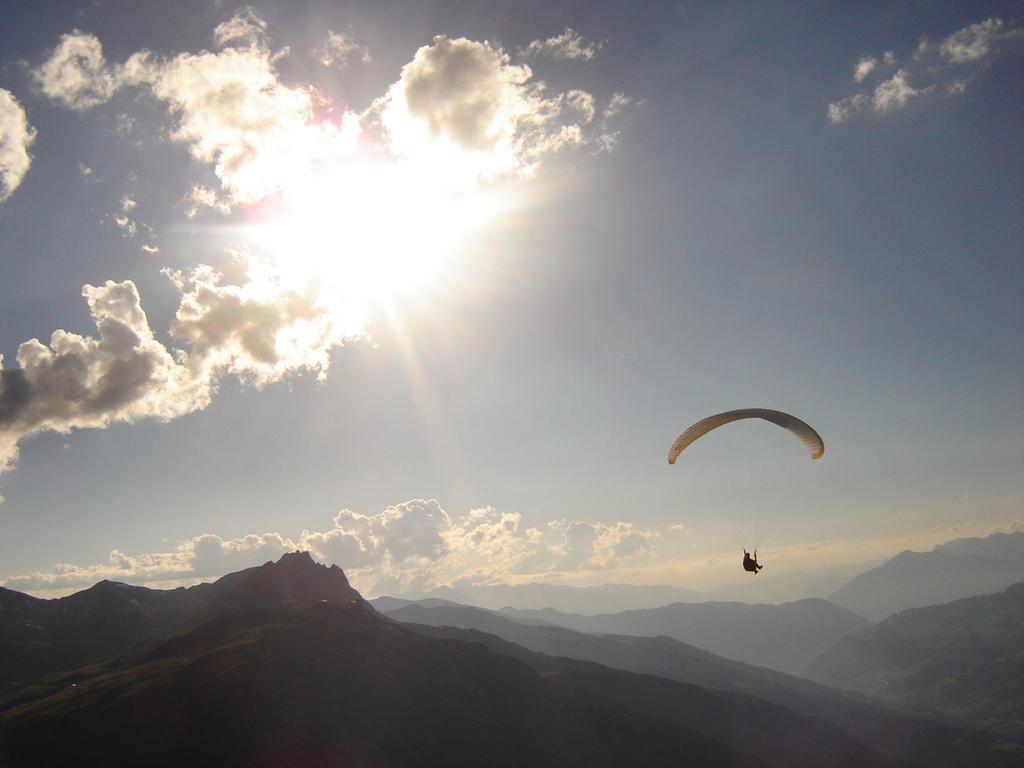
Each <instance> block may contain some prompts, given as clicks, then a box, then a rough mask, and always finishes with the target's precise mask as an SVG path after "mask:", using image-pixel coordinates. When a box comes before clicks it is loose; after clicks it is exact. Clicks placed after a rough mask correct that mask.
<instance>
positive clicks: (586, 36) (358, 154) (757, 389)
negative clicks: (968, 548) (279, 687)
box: [0, 0, 1024, 595]
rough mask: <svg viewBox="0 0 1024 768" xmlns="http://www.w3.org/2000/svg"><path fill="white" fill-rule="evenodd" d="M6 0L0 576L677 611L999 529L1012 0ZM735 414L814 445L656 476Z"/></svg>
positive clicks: (1020, 264) (78, 584)
mask: <svg viewBox="0 0 1024 768" xmlns="http://www.w3.org/2000/svg"><path fill="white" fill-rule="evenodd" d="M7 16H8V19H9V20H8V22H7V23H5V24H4V25H3V28H2V29H0V243H2V245H0V354H2V359H0V364H2V368H3V374H2V378H0V496H2V498H3V501H2V503H0V585H4V586H7V587H8V588H12V589H18V590H21V591H25V592H30V593H33V594H39V595H56V594H64V593H67V592H69V591H74V590H76V589H81V588H83V587H86V586H89V585H91V584H92V583H94V582H95V581H98V580H99V579H102V578H110V579H114V580H118V581H125V582H129V583H136V584H146V585H151V586H167V585H172V584H178V583H191V582H194V581H196V580H203V579H207V580H208V579H210V578H214V577H216V576H219V575H222V574H223V573H226V572H229V571H232V570H237V569H239V568H241V567H247V566H250V565H255V564H260V563H262V562H265V561H266V560H269V559H275V558H276V557H277V556H279V555H280V554H281V553H283V552H286V551H290V550H294V549H297V548H301V549H307V550H309V551H310V552H312V553H313V555H314V556H315V557H316V558H317V559H319V560H321V561H323V562H334V563H337V564H338V565H340V566H342V567H343V568H344V569H345V571H346V573H347V574H348V575H349V577H350V579H351V580H352V581H353V583H354V584H355V586H357V587H358V588H360V589H362V590H364V591H365V592H367V593H368V594H371V595H372V594H379V593H384V592H391V593H396V592H403V591H404V592H415V591H426V590H429V589H431V588H434V587H438V586H441V585H450V584H458V583H479V584H486V583H496V582H506V583H522V582H529V581H545V582H553V583H563V584H575V585H592V584H602V583H611V582H623V583H634V584H671V585H675V586H678V587H683V588H692V589H701V590H713V589H715V588H717V587H722V586H727V585H731V584H734V583H741V584H742V583H750V582H749V577H747V575H746V574H744V573H743V572H742V571H741V570H740V567H739V556H740V554H741V550H742V548H743V547H747V548H749V549H753V548H754V547H757V548H758V549H759V552H760V554H761V558H762V560H763V561H764V562H766V563H767V564H768V569H766V571H765V574H763V575H759V576H758V577H757V578H759V579H766V578H770V577H771V576H772V575H775V576H778V577H784V576H786V575H787V574H790V575H791V574H793V573H812V572H817V571H819V570H820V569H824V568H830V567H832V568H834V567H837V566H842V567H849V566H851V565H855V564H857V563H864V562H868V561H874V560H877V559H878V558H881V557H886V556H889V555H892V554H895V553H896V552H898V551H900V550H901V549H905V548H914V549H921V548H930V547H931V546H933V545H935V544H937V543H940V542H943V541H946V540H949V539H952V538H956V537H960V536H967V535H985V534H987V533H991V532H993V531H997V530H1020V529H1021V528H1022V527H1024V259H1022V258H1021V254H1022V243H1024V185H1022V184H1021V179H1022V178H1024V143H1022V142H1021V139H1020V137H1021V136H1022V135H1024V110H1022V105H1024V78H1022V77H1021V74H1022V64H1024V14H1022V13H1021V12H1020V6H1019V4H1016V3H998V2H991V3H989V2H975V3H962V2H961V3H953V2H898V3H891V2H884V3H882V2H878V3H875V2H866V3H857V4H849V3H832V4H827V3H824V4H813V5H808V4H804V3H782V2H780V3H755V2H707V3H700V2H671V3H669V2H666V3H655V2H652V3H644V4H642V5H640V6H638V7H634V6H632V5H630V4H622V3H613V2H596V1H595V2H576V3H573V2H565V3H557V4H552V3H541V2H514V3H513V2H508V3H501V2H468V1H465V2H430V1H429V0H428V1H427V2H416V3H400V2H351V3H332V2H315V1H314V0H310V1H309V2H303V3H285V2H269V1H268V2H253V3H249V4H243V3H233V2H230V1H229V0H224V1H223V2H194V1H190V0H184V1H183V2H180V3H173V4H157V3H136V2H113V1H104V0H97V1H95V2H88V3H56V2H55V3H50V4H47V8H46V12H45V13H44V12H41V11H40V10H39V8H38V6H35V5H33V4H28V3H25V4H16V5H15V6H14V7H12V8H9V9H7ZM748 407H765V408H773V409H778V410H783V411H787V412H789V413H793V414H796V415H797V416H799V417H800V418H802V419H804V420H805V421H807V422H809V423H810V424H812V425H813V426H814V427H815V428H816V429H817V430H818V432H819V433H820V434H821V435H822V437H823V438H824V441H825V444H826V452H825V455H824V457H823V458H822V459H821V460H819V461H813V462H812V461H810V460H809V459H808V456H807V453H806V451H805V450H804V449H803V447H802V446H801V445H800V443H799V442H798V441H796V440H794V439H793V438H792V436H790V435H788V434H786V433H785V432H784V431H782V430H780V429H778V428H777V427H774V426H773V425H770V424H768V423H766V422H758V421H747V422H742V423H738V424H732V425H729V426H727V427H724V428H722V429H720V430H718V431H716V432H715V433H713V434H711V435H708V436H706V437H704V438H702V439H701V440H700V441H698V442H697V443H695V444H694V445H693V446H691V447H690V448H689V449H688V450H687V451H686V452H685V453H684V455H683V456H682V457H681V458H680V460H679V461H678V462H677V463H676V464H675V465H673V466H669V465H668V463H667V461H666V454H667V451H668V448H669V446H670V445H671V444H672V442H673V440H674V439H675V437H676V435H677V434H678V433H679V432H680V431H681V430H682V429H684V428H685V427H686V426H688V425H689V424H691V423H693V422H695V421H697V420H698V419H700V418H703V417H705V416H707V415H709V414H713V413H717V412H720V411H725V410H731V409H734V408H748ZM744 579H747V580H746V581H744ZM787 583H788V582H787Z"/></svg>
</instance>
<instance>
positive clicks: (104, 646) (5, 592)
mask: <svg viewBox="0 0 1024 768" xmlns="http://www.w3.org/2000/svg"><path fill="white" fill-rule="evenodd" d="M297 599H303V600H328V601H331V602H337V603H349V602H352V601H355V600H362V598H361V597H360V595H359V593H358V592H356V591H355V590H354V589H352V587H350V586H349V583H348V580H347V579H346V578H345V574H344V573H343V572H342V570H341V569H340V568H338V567H337V566H336V565H335V566H331V567H330V568H328V567H326V566H323V565H317V564H316V563H314V562H313V560H312V558H310V556H309V554H308V553H305V552H302V553H298V552H296V553H292V554H287V555H284V556H283V557H282V558H281V559H280V560H279V561H278V562H276V563H266V564H264V565H262V566H259V567H256V568H247V569H245V570H243V571H238V572H236V573H231V574H228V575H227V576H225V577H223V578H221V579H218V580H217V581H215V582H213V583H212V584H198V585H196V586H194V587H188V588H179V589H171V590H160V589H146V588H145V587H132V586H129V585H127V584H118V583H117V582H112V581H101V582H99V583H98V584H96V585H95V586H92V587H90V588H89V589H86V590H83V591H81V592H76V593H75V594H73V595H69V596H68V597H62V598H59V599H56V600H40V599H38V598H34V597H29V596H28V595H23V594H21V593H19V592H14V591H12V590H9V589H3V588H0V686H2V685H4V684H9V683H12V682H14V681H18V680H21V681H27V680H33V679H35V678H38V677H41V676H43V675H47V674H51V673H53V672H57V671H60V670H62V669H70V668H72V667H75V666H78V665H80V664H84V663H86V662H88V661H91V660H93V659H96V658H99V657H101V656H105V655H107V654H110V653H114V652H115V651H120V650H124V649H126V648H131V647H132V646H134V645H137V644H138V643H140V642H142V641H143V640H147V639H151V638H159V637H164V636H166V635H168V634H169V633H171V632H173V631H175V630H180V629H182V628H186V627H191V626H197V625H198V624H201V623H202V622H204V621H206V620H208V619H210V618H213V617H215V616H219V615H222V614H224V613H231V612H235V613H237V612H241V611H245V610H248V609H251V608H258V607H265V608H270V607H274V606H276V605H281V604H283V603H285V602H288V601H289V600H297Z"/></svg>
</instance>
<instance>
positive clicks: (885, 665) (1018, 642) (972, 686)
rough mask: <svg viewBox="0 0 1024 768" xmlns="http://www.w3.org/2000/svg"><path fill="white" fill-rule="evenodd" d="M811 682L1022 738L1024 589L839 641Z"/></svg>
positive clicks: (912, 615)
mask: <svg viewBox="0 0 1024 768" xmlns="http://www.w3.org/2000/svg"><path fill="white" fill-rule="evenodd" d="M806 676H807V677H808V678H809V679H812V680H816V681H819V682H821V683H825V684H827V685H832V686H836V687H839V688H845V689H848V690H853V691H857V692H859V693H863V694H866V695H869V696H872V697H874V698H877V699H880V700H882V701H885V702H888V703H891V704H894V705H896V706H900V707H903V708H907V709H914V710H917V711H920V712H925V713H930V714H940V715H945V716H947V717H955V718H957V719H959V720H961V721H964V722H968V723H972V724H973V725H975V726H977V727H979V728H985V729H986V730H991V731H995V732H999V733H1005V734H1007V735H1009V736H1012V737H1014V738H1017V739H1024V583H1020V584H1015V585H1013V586H1012V587H1010V588H1009V589H1007V590H1006V591H1004V592H1001V593H999V594H995V595H983V596H979V597H970V598H965V599H963V600H956V601H953V602H951V603H947V604H946V605H938V606H931V607H928V608H916V609H912V610H908V611H903V612H902V613H898V614H896V615H895V616H891V617H890V618H888V619H886V620H885V621H883V622H881V623H880V624H878V625H876V626H874V627H871V628H870V629H868V630H865V631H864V632H859V633H856V634H854V635H850V636H849V637H847V638H844V639H843V640H841V641H840V642H839V643H837V644H836V645H835V647H833V648H831V649H829V650H828V651H826V652H825V653H824V654H822V655H821V656H820V657H819V658H818V659H816V660H815V661H814V662H813V663H812V664H811V665H810V667H809V668H808V670H807V673H806Z"/></svg>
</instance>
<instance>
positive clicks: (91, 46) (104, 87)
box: [34, 29, 118, 109]
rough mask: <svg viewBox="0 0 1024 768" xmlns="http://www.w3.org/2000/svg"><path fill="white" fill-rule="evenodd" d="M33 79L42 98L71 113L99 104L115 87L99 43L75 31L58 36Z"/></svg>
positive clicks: (115, 81) (93, 38)
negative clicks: (72, 110) (51, 50)
mask: <svg viewBox="0 0 1024 768" xmlns="http://www.w3.org/2000/svg"><path fill="white" fill-rule="evenodd" d="M34 75H35V79H36V82H37V83H39V85H40V87H41V88H42V90H43V93H44V94H46V95H47V96H48V97H49V98H51V99H53V100H54V101H59V102H61V103H62V104H64V105H65V106H67V107H71V108H72V109H89V108H90V107H94V106H96V105H97V104H102V103H103V102H105V101H107V100H108V99H109V98H110V97H111V96H113V95H114V91H116V90H117V87H118V83H117V79H118V78H117V77H116V75H115V72H113V71H112V70H111V69H110V68H108V67H107V63H106V60H105V59H104V58H103V46H102V45H101V44H100V41H99V39H98V38H97V37H96V36H95V35H91V34H87V33H85V32H81V31H79V30H77V29H76V30H74V31H72V32H69V33H68V34H65V35H61V38H60V43H58V44H57V47H56V48H55V49H54V50H53V53H51V54H50V57H49V58H48V59H47V60H46V61H45V62H44V63H43V65H42V66H41V67H39V69H37V70H36V71H35V73H34Z"/></svg>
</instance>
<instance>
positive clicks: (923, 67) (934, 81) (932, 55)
mask: <svg viewBox="0 0 1024 768" xmlns="http://www.w3.org/2000/svg"><path fill="white" fill-rule="evenodd" d="M1022 36H1024V29H1021V28H1020V27H1016V26H1012V25H1010V24H1007V23H1006V22H1004V21H1003V20H1002V19H986V20H985V21H981V22H978V23H977V24H971V25H970V26H968V27H964V28H963V29H960V30H958V31H956V32H954V33H952V34H951V35H949V36H948V37H946V38H945V39H944V40H942V41H941V42H940V43H939V44H937V45H936V44H934V43H932V42H930V41H929V40H928V38H927V37H922V38H921V39H920V41H919V42H918V43H917V45H916V46H914V48H913V50H912V51H911V52H910V53H909V54H908V55H906V56H904V57H903V61H902V62H900V57H899V56H897V54H896V52H895V51H886V52H885V53H884V54H882V55H881V57H880V58H878V57H875V56H870V55H864V56H861V57H860V58H859V59H858V60H857V62H856V64H855V65H854V69H853V79H854V81H855V82H857V83H858V84H861V85H862V87H863V88H864V89H865V90H861V91H859V92H857V93H854V94H851V95H849V96H846V97H844V98H842V99H840V100H838V101H835V102H832V103H830V104H829V105H828V110H827V115H828V119H829V121H830V122H831V123H833V124H839V123H843V122H846V121H847V120H848V119H850V118H851V117H852V116H853V115H855V114H857V113H858V112H861V111H863V110H864V108H865V107H866V106H868V105H869V104H870V105H871V108H872V111H873V112H874V113H875V114H878V115H882V114H886V113H889V112H893V111H895V110H897V109H900V108H902V107H904V106H906V105H907V103H908V102H909V101H910V100H911V98H915V97H923V96H928V95H933V94H942V95H945V96H957V95H959V94H961V93H964V92H965V91H966V90H967V84H968V83H969V82H970V80H971V79H972V78H973V77H974V75H975V74H976V73H977V72H978V71H979V68H980V67H981V66H982V65H983V64H984V63H985V62H987V61H988V60H989V59H991V58H992V57H993V56H994V55H996V54H997V53H999V52H1000V44H1001V43H1004V42H1007V41H1010V40H1012V39H1015V38H1020V37H1022ZM894 70H895V71H894ZM875 78H883V79H881V80H879V81H878V82H875V83H874V85H873V86H872V84H871V82H870V81H872V80H874V79H875Z"/></svg>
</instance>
